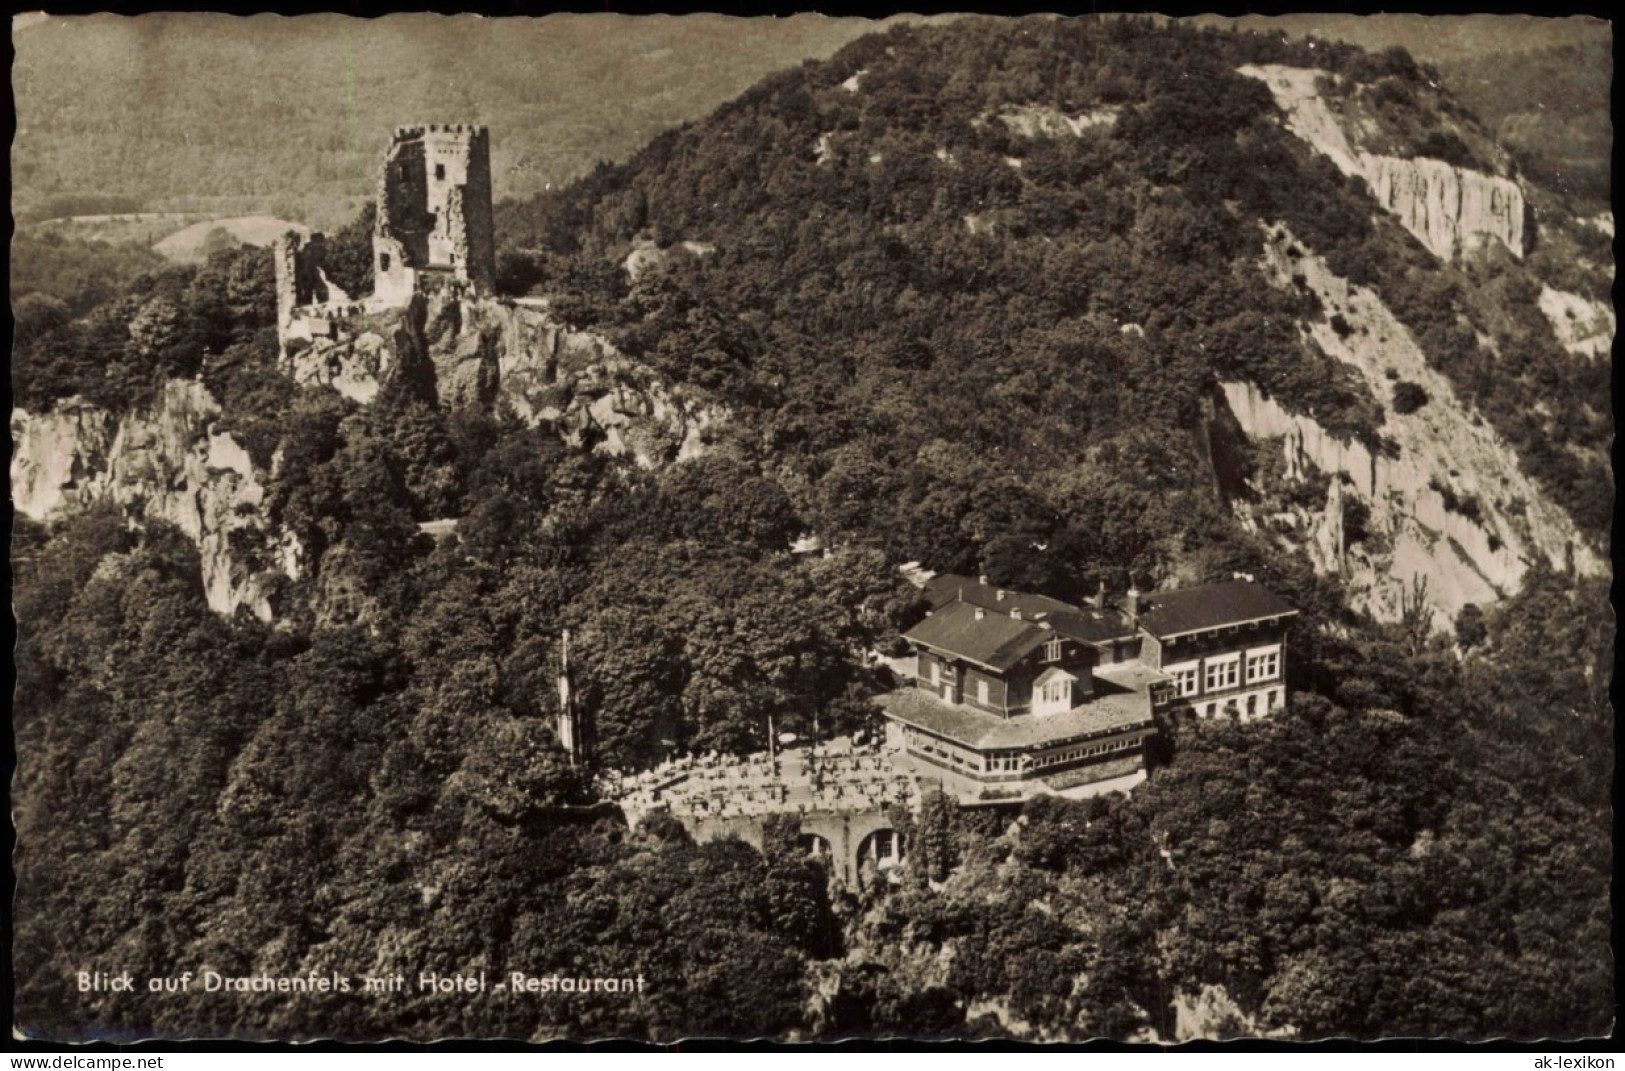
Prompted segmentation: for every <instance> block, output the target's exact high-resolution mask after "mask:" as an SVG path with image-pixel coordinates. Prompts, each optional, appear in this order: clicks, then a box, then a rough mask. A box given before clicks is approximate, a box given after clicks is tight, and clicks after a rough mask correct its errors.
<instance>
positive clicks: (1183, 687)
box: [1174, 666, 1201, 699]
mask: <svg viewBox="0 0 1625 1071" xmlns="http://www.w3.org/2000/svg"><path fill="white" fill-rule="evenodd" d="M1174 683H1175V684H1177V685H1178V686H1179V697H1180V698H1181V699H1188V698H1189V697H1191V696H1193V695H1195V694H1196V693H1197V691H1198V690H1199V687H1198V686H1199V685H1200V683H1201V681H1200V680H1199V678H1198V675H1197V672H1196V667H1195V666H1192V667H1191V668H1190V669H1182V670H1180V671H1179V672H1178V673H1176V674H1175V675H1174Z"/></svg>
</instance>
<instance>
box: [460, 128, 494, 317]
mask: <svg viewBox="0 0 1625 1071" xmlns="http://www.w3.org/2000/svg"><path fill="white" fill-rule="evenodd" d="M461 195H462V197H461V204H460V205H459V211H460V213H461V215H462V233H463V235H464V236H465V237H464V241H465V245H466V256H465V257H464V262H465V263H466V264H467V271H466V277H467V279H468V281H469V282H471V283H473V284H474V288H475V290H476V291H477V292H478V293H481V294H489V293H491V292H492V291H494V290H495V289H496V274H497V243H496V228H495V226H494V224H493V223H492V221H491V136H490V134H489V133H488V132H487V131H486V129H485V128H484V127H479V128H478V129H477V130H476V131H475V133H474V134H473V136H472V138H471V139H470V145H469V166H468V181H467V182H466V183H464V184H463V189H462V191H461Z"/></svg>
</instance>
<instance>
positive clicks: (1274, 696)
mask: <svg viewBox="0 0 1625 1071" xmlns="http://www.w3.org/2000/svg"><path fill="white" fill-rule="evenodd" d="M1280 701H1281V693H1280V692H1278V691H1276V690H1275V689H1273V688H1271V689H1270V694H1269V696H1268V697H1267V698H1266V699H1265V700H1264V709H1265V710H1274V709H1275V706H1276V704H1277V703H1279V702H1280Z"/></svg>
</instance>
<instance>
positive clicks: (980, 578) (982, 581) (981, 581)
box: [976, 573, 987, 588]
mask: <svg viewBox="0 0 1625 1071" xmlns="http://www.w3.org/2000/svg"><path fill="white" fill-rule="evenodd" d="M976 582H977V583H978V584H980V585H982V586H983V587H984V588H985V587H987V574H986V573H983V574H982V575H981V576H978V577H977V578H976Z"/></svg>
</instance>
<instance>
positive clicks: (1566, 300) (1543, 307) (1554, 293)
mask: <svg viewBox="0 0 1625 1071" xmlns="http://www.w3.org/2000/svg"><path fill="white" fill-rule="evenodd" d="M1540 311H1541V312H1543V313H1545V314H1546V319H1547V320H1549V321H1551V325H1552V331H1553V332H1554V333H1555V334H1556V335H1557V341H1559V342H1561V343H1562V344H1563V348H1564V349H1566V350H1568V351H1569V352H1570V353H1572V354H1574V355H1575V356H1577V357H1606V356H1608V355H1609V354H1610V353H1612V352H1613V350H1614V310H1613V309H1611V308H1609V307H1608V306H1607V305H1604V304H1602V303H1601V302H1598V301H1592V300H1591V299H1590V298H1586V297H1581V296H1580V295H1579V294H1570V293H1567V292H1566V291H1563V290H1554V289H1552V288H1551V287H1549V286H1543V287H1541V290H1540Z"/></svg>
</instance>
